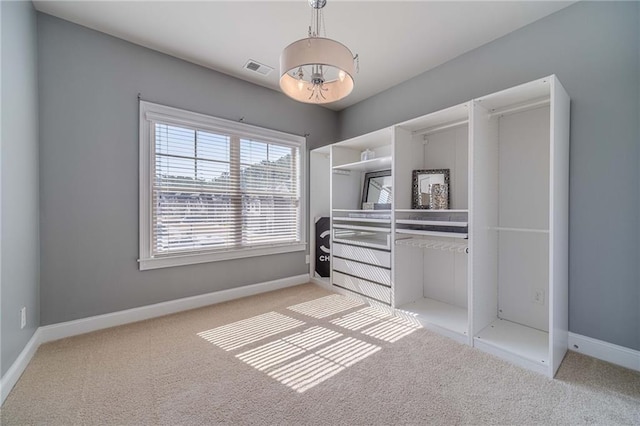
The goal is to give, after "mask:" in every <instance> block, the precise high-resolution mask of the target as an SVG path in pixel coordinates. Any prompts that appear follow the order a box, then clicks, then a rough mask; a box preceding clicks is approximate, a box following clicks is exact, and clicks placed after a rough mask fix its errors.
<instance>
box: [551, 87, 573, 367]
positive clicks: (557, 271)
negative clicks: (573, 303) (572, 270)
mask: <svg viewBox="0 0 640 426" xmlns="http://www.w3.org/2000/svg"><path fill="white" fill-rule="evenodd" d="M569 107H570V105H569V95H568V94H567V92H566V91H565V90H564V88H563V87H562V85H561V84H560V82H559V81H558V80H557V79H556V78H555V77H554V78H553V79H552V80H551V129H552V132H551V161H552V164H553V167H552V169H551V188H552V193H551V194H552V196H551V210H550V214H551V223H550V225H551V229H550V237H551V253H550V255H549V257H550V263H551V271H550V278H551V289H552V293H551V295H550V297H551V300H552V305H551V306H552V307H553V309H552V310H551V312H550V315H551V324H550V327H551V330H550V333H551V336H550V337H551V341H552V343H553V345H552V346H553V347H552V353H551V366H552V368H553V374H555V372H556V371H557V370H558V367H559V366H560V363H561V362H562V359H563V358H564V355H565V353H566V352H567V346H568V330H569V314H568V309H569V269H568V268H569V124H570V120H569Z"/></svg>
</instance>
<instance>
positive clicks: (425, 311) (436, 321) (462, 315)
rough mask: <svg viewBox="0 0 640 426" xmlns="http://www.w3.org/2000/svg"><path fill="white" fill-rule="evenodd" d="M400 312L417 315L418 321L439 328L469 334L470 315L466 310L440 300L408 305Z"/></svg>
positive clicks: (420, 300)
mask: <svg viewBox="0 0 640 426" xmlns="http://www.w3.org/2000/svg"><path fill="white" fill-rule="evenodd" d="M398 309H399V310H400V311H405V312H409V313H411V314H416V315H417V319H418V320H419V321H420V322H421V323H423V324H425V323H428V324H433V325H437V326H438V327H442V328H444V329H447V330H450V331H453V332H455V333H459V334H462V335H466V334H467V330H468V328H469V321H468V313H467V309H466V308H461V307H459V306H454V305H450V304H448V303H444V302H440V301H438V300H434V299H429V298H426V297H425V298H424V299H418V300H416V301H414V302H411V303H407V304H406V305H402V306H400V307H399V308H398Z"/></svg>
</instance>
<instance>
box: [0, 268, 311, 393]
mask: <svg viewBox="0 0 640 426" xmlns="http://www.w3.org/2000/svg"><path fill="white" fill-rule="evenodd" d="M308 282H309V274H302V275H296V276H293V277H287V278H282V279H278V280H273V281H267V282H263V283H258V284H251V285H247V286H243V287H237V288H231V289H227V290H221V291H215V292H212V293H206V294H201V295H198V296H192V297H185V298H182V299H176V300H170V301H168V302H162V303H156V304H154V305H147V306H141V307H139V308H133V309H127V310H124V311H118V312H112V313H109V314H104V315H97V316H93V317H88V318H82V319H78V320H73V321H67V322H62V323H58V324H52V325H46V326H42V327H39V328H38V329H37V330H36V332H35V333H34V334H33V336H32V337H31V339H30V340H29V342H28V343H27V345H26V346H25V347H24V349H23V350H22V352H21V353H20V355H19V356H18V358H17V359H16V360H15V362H14V363H13V364H12V365H11V367H10V368H9V370H7V372H6V373H5V375H4V376H3V377H2V378H1V379H0V405H1V404H2V403H4V400H5V399H6V398H7V396H8V395H9V392H11V389H13V387H14V386H15V384H16V383H17V382H18V379H19V378H20V376H21V375H22V373H23V372H24V370H25V369H26V368H27V366H28V365H29V362H30V361H31V358H33V356H34V355H35V353H36V351H37V350H38V347H39V346H40V345H41V344H43V343H47V342H51V341H54V340H59V339H64V338H66V337H72V336H77V335H80V334H85V333H90V332H92V331H98V330H102V329H105V328H109V327H115V326H118V325H124V324H129V323H133V322H137V321H143V320H146V319H151V318H157V317H161V316H164V315H170V314H174V313H177V312H182V311H188V310H190V309H196V308H201V307H204V306H209V305H214V304H216V303H222V302H227V301H229V300H234V299H240V298H242V297H247V296H253V295H256V294H260V293H267V292H269V291H274V290H279V289H281V288H286V287H293V286H296V285H300V284H305V283H308Z"/></svg>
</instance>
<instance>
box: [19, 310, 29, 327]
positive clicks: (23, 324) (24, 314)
mask: <svg viewBox="0 0 640 426" xmlns="http://www.w3.org/2000/svg"><path fill="white" fill-rule="evenodd" d="M26 326H27V307H26V306H23V307H22V309H20V328H21V329H23V328H25V327H26Z"/></svg>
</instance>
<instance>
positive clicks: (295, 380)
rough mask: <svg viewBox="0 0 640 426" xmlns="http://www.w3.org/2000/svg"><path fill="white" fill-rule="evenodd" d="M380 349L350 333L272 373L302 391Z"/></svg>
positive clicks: (272, 375) (286, 383)
mask: <svg viewBox="0 0 640 426" xmlns="http://www.w3.org/2000/svg"><path fill="white" fill-rule="evenodd" d="M380 349H381V348H380V347H379V346H376V345H372V344H370V343H367V342H363V341H362V340H358V339H354V338H353V337H348V338H346V339H343V340H340V341H338V342H336V343H334V344H332V345H330V346H327V347H325V348H323V349H320V350H318V351H316V352H315V353H313V354H309V355H307V356H305V357H303V358H301V359H299V360H296V361H293V362H291V363H289V364H286V365H284V366H282V367H279V368H277V369H275V370H273V371H272V372H270V373H269V376H271V377H273V378H274V379H276V380H278V381H279V382H280V383H282V384H284V385H286V386H289V387H290V388H291V389H293V390H295V391H297V392H298V393H302V392H305V391H306V390H308V389H311V388H312V387H314V386H316V385H318V384H320V383H322V382H324V381H325V380H328V379H330V378H331V377H333V376H335V375H336V374H338V373H339V372H341V371H343V370H345V369H346V368H347V367H350V366H352V365H353V364H355V363H357V362H359V361H362V360H363V359H365V358H366V357H368V356H370V355H372V354H374V353H376V352H378V351H379V350H380Z"/></svg>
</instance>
